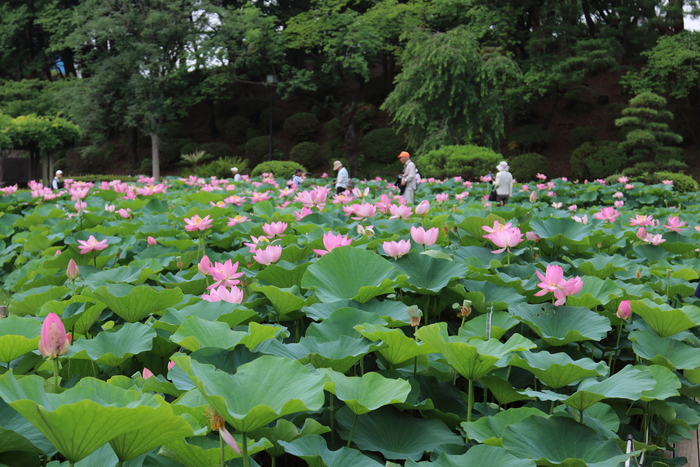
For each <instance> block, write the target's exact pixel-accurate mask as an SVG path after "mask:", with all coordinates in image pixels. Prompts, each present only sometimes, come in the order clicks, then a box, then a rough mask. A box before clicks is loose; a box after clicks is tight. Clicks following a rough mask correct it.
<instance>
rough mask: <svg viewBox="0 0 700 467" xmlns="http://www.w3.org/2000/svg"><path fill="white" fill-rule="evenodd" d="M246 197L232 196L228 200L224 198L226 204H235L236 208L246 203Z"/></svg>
mask: <svg viewBox="0 0 700 467" xmlns="http://www.w3.org/2000/svg"><path fill="white" fill-rule="evenodd" d="M246 199H247V198H246V197H245V196H238V195H231V196H229V197H228V198H224V202H226V203H228V204H235V205H236V206H241V205H242V204H243V203H245V201H246Z"/></svg>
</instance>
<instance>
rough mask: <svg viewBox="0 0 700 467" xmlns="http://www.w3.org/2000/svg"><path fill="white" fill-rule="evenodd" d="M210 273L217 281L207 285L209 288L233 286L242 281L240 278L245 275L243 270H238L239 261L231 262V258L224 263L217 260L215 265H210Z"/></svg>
mask: <svg viewBox="0 0 700 467" xmlns="http://www.w3.org/2000/svg"><path fill="white" fill-rule="evenodd" d="M207 259H208V258H207ZM209 274H211V277H212V279H214V280H215V281H216V282H214V283H213V284H212V285H210V286H209V287H207V289H215V288H217V287H233V286H234V285H238V283H239V282H240V281H239V280H238V278H239V277H241V276H242V275H243V273H242V272H238V261H236V262H235V263H233V264H231V260H230V259H229V260H226V262H224V263H219V262H217V263H216V264H215V265H214V266H210V267H209Z"/></svg>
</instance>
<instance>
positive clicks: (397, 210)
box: [389, 204, 412, 220]
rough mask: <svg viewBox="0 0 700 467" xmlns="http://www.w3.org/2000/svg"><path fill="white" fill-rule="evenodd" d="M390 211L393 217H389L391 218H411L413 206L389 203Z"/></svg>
mask: <svg viewBox="0 0 700 467" xmlns="http://www.w3.org/2000/svg"><path fill="white" fill-rule="evenodd" d="M389 212H390V213H391V217H389V219H403V220H408V219H410V218H411V214H412V211H411V208H410V207H409V206H406V205H405V204H399V205H398V206H397V205H395V204H391V205H389Z"/></svg>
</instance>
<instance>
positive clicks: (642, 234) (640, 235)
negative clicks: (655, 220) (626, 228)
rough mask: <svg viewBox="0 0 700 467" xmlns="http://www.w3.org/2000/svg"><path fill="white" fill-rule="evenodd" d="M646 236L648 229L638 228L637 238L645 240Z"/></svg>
mask: <svg viewBox="0 0 700 467" xmlns="http://www.w3.org/2000/svg"><path fill="white" fill-rule="evenodd" d="M646 236H647V229H645V228H644V227H640V228H638V229H637V238H638V239H640V240H642V241H644V239H645V238H646Z"/></svg>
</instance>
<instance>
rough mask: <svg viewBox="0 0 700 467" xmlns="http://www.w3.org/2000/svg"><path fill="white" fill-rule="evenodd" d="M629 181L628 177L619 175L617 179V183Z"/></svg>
mask: <svg viewBox="0 0 700 467" xmlns="http://www.w3.org/2000/svg"><path fill="white" fill-rule="evenodd" d="M628 181H629V178H627V177H619V178H618V179H617V183H627V182H628Z"/></svg>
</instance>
